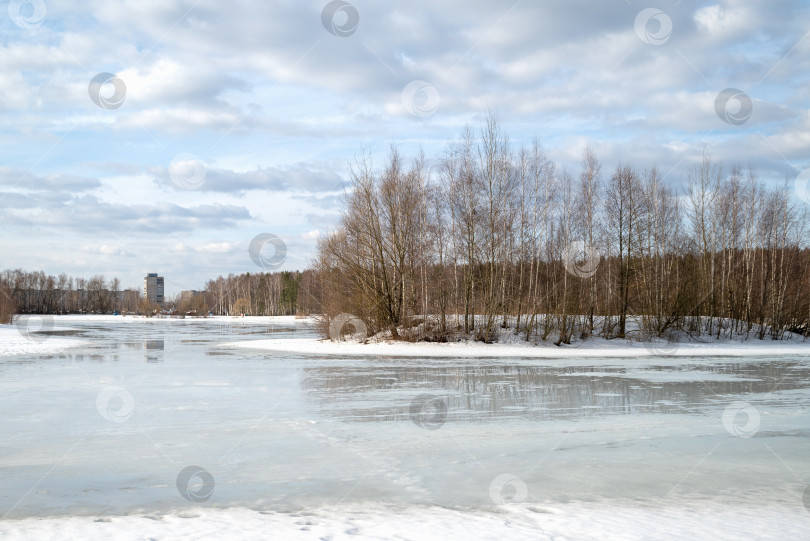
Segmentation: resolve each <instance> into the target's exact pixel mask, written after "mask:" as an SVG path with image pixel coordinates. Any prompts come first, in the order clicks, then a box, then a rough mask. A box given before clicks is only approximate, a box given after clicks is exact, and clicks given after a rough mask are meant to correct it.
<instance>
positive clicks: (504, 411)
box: [301, 361, 810, 421]
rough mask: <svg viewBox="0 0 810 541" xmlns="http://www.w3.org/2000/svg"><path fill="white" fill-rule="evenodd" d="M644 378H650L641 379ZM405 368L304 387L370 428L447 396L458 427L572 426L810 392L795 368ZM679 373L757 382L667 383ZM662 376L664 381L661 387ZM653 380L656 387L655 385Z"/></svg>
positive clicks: (333, 374) (334, 377)
mask: <svg viewBox="0 0 810 541" xmlns="http://www.w3.org/2000/svg"><path fill="white" fill-rule="evenodd" d="M642 370H643V372H642ZM635 371H636V369H632V368H615V367H614V368H603V367H589V368H586V367H560V368H557V367H525V366H503V365H499V366H424V367H416V366H399V367H371V368H364V367H330V368H305V369H303V371H302V379H301V385H302V387H303V388H304V389H307V390H308V391H309V392H308V397H309V399H311V400H314V401H316V402H319V403H320V404H321V406H322V409H323V412H324V413H325V414H326V415H334V416H337V417H351V418H357V419H360V420H362V419H368V420H381V419H385V420H394V419H403V418H406V417H407V411H408V403H409V401H410V400H412V399H413V398H414V397H415V396H417V395H419V394H422V393H426V392H427V393H430V394H435V395H436V396H441V397H443V399H444V400H445V401H446V403H447V407H448V410H449V418H450V419H452V420H468V421H472V420H484V419H487V418H499V417H529V418H537V419H551V418H573V417H581V416H587V415H605V414H626V413H683V412H687V411H696V410H698V409H700V408H703V407H705V406H707V405H709V404H710V403H712V402H716V401H723V400H725V398H724V395H732V394H740V393H769V392H771V391H774V390H780V389H785V390H786V389H796V388H803V387H805V386H807V381H808V378H809V377H810V370H809V369H808V368H807V367H803V366H799V365H797V364H796V363H795V362H787V361H786V362H769V363H745V364H738V363H734V364H717V365H695V364H688V365H684V366H682V367H672V366H667V367H647V368H644V369H641V368H639V369H638V371H639V372H638V376H639V378H648V379H636V378H634V377H633V375H634V373H635ZM679 371H690V372H693V371H700V372H706V373H707V374H718V375H726V376H735V377H739V378H750V379H751V380H752V381H746V380H742V379H740V380H731V381H671V382H668V381H665V380H666V378H668V377H672V378H673V379H677V375H678V372H679ZM656 376H661V377H660V379H661V380H662V381H655V379H656ZM650 380H652V381H650Z"/></svg>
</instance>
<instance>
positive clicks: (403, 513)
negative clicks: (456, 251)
mask: <svg viewBox="0 0 810 541" xmlns="http://www.w3.org/2000/svg"><path fill="white" fill-rule="evenodd" d="M808 521H810V514H808V511H807V510H806V509H804V508H803V507H802V506H801V505H797V506H789V505H784V506H778V507H775V506H767V505H762V506H756V507H753V506H752V507H746V506H731V505H728V504H717V503H713V502H706V501H704V502H700V503H699V504H698V503H695V504H688V505H673V506H667V507H662V506H649V505H644V504H635V505H631V504H623V505H621V504H619V505H617V504H609V503H566V504H553V505H546V504H543V505H514V504H512V505H505V506H503V507H500V508H493V509H477V510H474V509H470V510H457V509H447V508H443V507H435V506H432V507H427V506H414V507H397V508H394V507H386V506H384V505H380V504H370V505H366V506H340V507H327V508H319V509H312V510H307V511H305V512H304V511H300V512H292V513H279V512H259V511H252V510H249V509H244V508H234V509H190V510H188V511H185V512H182V513H179V514H172V515H155V514H150V515H146V516H136V515H129V516H113V517H60V518H29V519H23V520H10V521H3V522H0V537H2V538H3V539H8V540H18V539H19V540H22V539H39V540H48V539H54V540H56V539H59V540H62V539H82V540H85V539H105V540H124V539H217V540H227V539H335V540H337V539H442V540H444V539H497V540H500V539H516V540H521V539H526V540H529V539H531V540H543V539H594V540H595V539H598V540H612V539H689V540H694V539H714V540H725V539H728V540H732V539H734V540H736V539H799V538H802V537H803V536H804V534H806V532H807V524H808Z"/></svg>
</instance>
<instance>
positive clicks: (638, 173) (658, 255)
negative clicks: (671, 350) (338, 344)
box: [0, 116, 810, 344]
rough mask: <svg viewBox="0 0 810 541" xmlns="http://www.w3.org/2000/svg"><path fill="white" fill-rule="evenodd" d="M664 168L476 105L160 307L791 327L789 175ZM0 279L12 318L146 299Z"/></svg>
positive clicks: (116, 288)
mask: <svg viewBox="0 0 810 541" xmlns="http://www.w3.org/2000/svg"><path fill="white" fill-rule="evenodd" d="M429 164H430V165H429ZM664 177H665V175H663V174H662V173H661V172H660V171H659V170H658V169H656V168H655V167H654V166H649V167H644V168H640V167H638V166H636V165H633V164H631V163H620V164H618V165H616V166H615V168H613V169H612V170H609V171H604V170H603V169H602V165H601V164H600V162H599V160H598V158H597V156H596V153H595V152H594V150H593V149H591V148H586V149H585V150H584V152H583V154H582V162H581V167H580V168H579V170H578V171H577V172H576V174H575V175H572V174H571V173H569V172H568V171H565V170H564V169H561V168H560V167H558V166H557V165H555V164H554V163H553V162H552V161H550V160H549V158H548V157H547V155H546V154H545V152H544V150H543V148H542V146H541V145H540V143H539V142H537V141H535V142H534V143H533V144H532V145H530V146H528V147H522V148H514V147H513V146H512V145H511V144H510V141H509V137H508V134H507V133H505V131H504V130H503V129H502V127H501V125H500V124H499V122H498V120H497V119H496V118H494V117H492V116H490V117H489V118H488V119H487V120H486V121H485V123H484V124H483V125H482V126H481V127H480V129H478V130H476V129H473V128H471V127H468V128H466V129H465V130H464V132H463V133H462V134H461V137H460V138H459V139H457V140H455V141H452V142H450V143H449V144H448V145H447V147H446V149H445V151H444V152H443V153H442V154H441V155H440V156H437V157H436V158H435V159H433V160H431V161H430V162H429V161H428V160H427V158H426V157H425V156H424V155H420V156H418V157H416V159H413V160H412V161H409V162H408V163H406V160H405V159H404V158H403V157H402V156H401V155H400V154H399V152H398V150H397V149H396V148H395V147H392V148H391V151H390V153H389V155H388V157H387V159H386V161H385V163H384V164H383V166H382V167H381V168H379V169H378V168H375V167H374V165H373V164H372V162H371V160H370V158H369V157H368V156H366V155H365V154H363V155H360V156H359V157H358V158H357V159H356V160H355V162H354V163H353V165H352V169H351V187H350V188H349V189H348V190H347V191H346V194H345V198H344V206H343V209H342V217H341V220H340V222H339V224H338V226H337V227H336V229H335V230H334V231H332V232H330V233H328V234H326V235H324V236H322V237H321V239H320V241H319V244H318V252H317V255H316V258H315V260H314V262H313V265H312V268H311V269H309V270H306V271H303V272H274V273H245V274H241V275H229V276H228V277H219V278H217V279H215V280H210V281H209V282H208V283H207V284H206V286H205V290H204V291H203V292H202V294H201V295H199V296H196V297H193V298H188V299H180V298H177V299H171V300H170V302H169V303H167V304H169V305H170V306H171V307H172V308H174V309H176V310H177V311H178V312H179V313H181V314H185V313H192V314H199V315H203V314H207V313H208V312H209V311H211V312H212V313H214V314H231V315H233V314H241V313H244V314H247V315H291V314H323V315H324V316H325V317H324V322H325V323H327V324H328V322H329V321H330V320H333V319H334V318H336V316H338V315H340V314H351V315H352V316H356V317H358V318H359V319H360V320H362V322H363V324H364V325H365V326H366V327H367V329H368V331H369V333H378V332H386V333H389V334H390V336H391V337H393V338H401V339H409V340H437V341H445V340H456V339H461V338H472V339H477V340H482V341H492V340H494V339H495V338H496V335H497V333H498V332H502V330H503V329H504V328H509V329H510V330H511V331H514V332H515V333H516V334H519V335H521V336H522V337H523V338H525V339H526V340H551V341H553V342H555V343H558V344H559V343H569V342H571V340H572V339H575V338H585V337H588V336H592V335H599V336H604V337H608V338H610V337H625V336H627V335H628V333H630V331H631V328H632V330H634V332H639V333H641V335H643V337H649V336H659V337H664V338H667V337H670V336H674V335H682V334H683V333H688V334H689V335H692V336H696V337H700V336H708V337H724V336H731V335H744V336H749V335H750V336H752V337H757V338H760V339H762V338H766V337H770V338H781V337H782V336H783V335H784V333H785V332H786V331H791V332H795V333H800V334H804V335H807V332H808V322H810V250H808V245H807V232H808V231H807V226H808V208H807V206H806V205H804V204H803V203H801V202H799V201H798V200H797V199H796V198H795V197H794V196H793V195H792V189H791V186H790V185H789V184H788V183H787V182H785V184H784V185H782V186H776V187H774V186H768V185H766V184H765V183H763V182H762V181H761V180H760V179H759V177H758V176H757V172H756V171H755V170H753V169H743V168H742V167H740V166H733V167H731V168H726V167H724V166H723V164H720V163H714V162H712V160H711V159H710V158H709V157H708V156H704V158H703V160H702V162H701V163H699V164H698V165H696V166H694V167H692V168H691V169H690V170H689V172H688V177H687V178H686V182H685V183H684V185H683V187H682V188H676V187H675V183H672V182H668V181H666V179H665V178H664ZM0 284H2V285H0V288H4V289H5V293H4V294H3V293H2V292H0V299H2V298H3V297H5V298H7V299H8V298H11V299H13V301H14V302H15V303H16V305H17V306H16V308H17V310H18V311H20V312H23V313H37V312H49V313H59V312H81V311H83V312H95V311H100V312H110V311H113V310H120V311H139V312H141V313H148V312H150V311H151V312H154V310H155V308H156V307H153V306H149V305H148V304H146V303H145V301H143V300H142V299H141V298H140V295H139V294H138V295H135V296H134V297H133V295H131V294H130V295H126V294H122V293H121V292H120V284H119V283H118V281H117V279H113V280H112V281H109V282H107V281H105V279H104V278H103V277H101V276H97V277H94V278H91V279H90V280H82V279H73V278H70V277H67V276H65V275H60V276H58V277H52V276H46V275H45V274H44V273H41V272H32V273H26V272H23V271H20V270H17V271H5V272H3V273H2V275H0ZM31 292H34V293H31ZM0 302H2V301H0ZM631 320H632V322H634V323H635V324H638V325H640V328H639V329H636V328H635V326H634V325H630V324H629V323H628V322H629V321H631ZM341 321H351V318H350V319H348V320H347V319H346V316H345V315H344V316H342V319H341ZM350 326H351V325H350ZM327 327H328V325H325V326H324V328H327ZM349 330H351V329H349Z"/></svg>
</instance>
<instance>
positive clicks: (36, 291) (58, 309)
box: [0, 269, 317, 323]
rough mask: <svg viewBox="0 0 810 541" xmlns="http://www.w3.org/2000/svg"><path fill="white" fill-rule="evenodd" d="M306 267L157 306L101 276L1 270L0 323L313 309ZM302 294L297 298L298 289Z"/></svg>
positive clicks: (241, 279) (218, 283) (247, 277)
mask: <svg viewBox="0 0 810 541" xmlns="http://www.w3.org/2000/svg"><path fill="white" fill-rule="evenodd" d="M314 282H315V277H314V274H313V272H312V271H303V272H299V271H295V272H273V273H243V274H239V275H234V274H231V275H229V276H227V277H222V276H220V277H218V278H216V279H214V280H209V281H208V283H207V284H206V286H205V289H204V290H202V291H199V292H195V294H194V295H193V296H186V297H183V296H181V295H176V296H175V297H173V298H167V300H166V301H165V302H164V303H163V305H162V306H161V305H158V304H156V303H152V302H149V301H148V300H147V299H144V298H143V293H142V289H139V288H131V287H130V288H126V289H122V287H121V281H120V280H119V279H118V278H112V279H110V280H107V279H106V278H105V277H104V276H103V275H96V276H93V277H92V278H89V279H86V278H74V277H72V276H68V275H67V274H64V273H63V274H59V275H58V276H52V275H49V274H45V273H44V272H43V271H24V270H22V269H16V270H5V271H3V272H2V273H0V313H1V314H0V315H5V316H4V317H2V320H0V323H3V322H8V321H10V316H11V315H12V314H15V313H21V314H77V313H99V314H109V313H114V312H121V313H130V312H131V313H137V314H143V315H153V314H155V313H159V312H161V311H166V312H169V313H175V314H182V315H199V316H204V315H207V314H208V313H212V314H214V315H241V314H245V315H267V316H277V315H294V314H297V313H301V312H302V311H303V312H304V313H313V312H315V311H317V296H314V295H313V294H312V291H313V290H314ZM300 288H303V290H304V291H305V294H304V295H302V296H300V297H299V289H300Z"/></svg>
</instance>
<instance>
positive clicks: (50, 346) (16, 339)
mask: <svg viewBox="0 0 810 541" xmlns="http://www.w3.org/2000/svg"><path fill="white" fill-rule="evenodd" d="M63 330H67V329H63ZM86 343H87V342H86V341H84V340H79V339H76V338H64V337H60V336H52V335H38V334H36V333H33V332H30V333H29V332H27V331H26V330H25V328H24V327H23V328H22V330H21V329H20V328H18V327H17V326H15V325H0V357H4V356H8V355H23V354H39V353H56V352H59V351H62V350H63V349H65V348H69V347H75V346H81V345H84V344H86Z"/></svg>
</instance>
